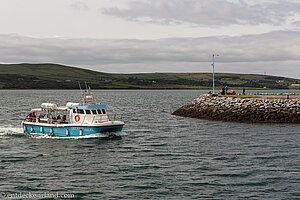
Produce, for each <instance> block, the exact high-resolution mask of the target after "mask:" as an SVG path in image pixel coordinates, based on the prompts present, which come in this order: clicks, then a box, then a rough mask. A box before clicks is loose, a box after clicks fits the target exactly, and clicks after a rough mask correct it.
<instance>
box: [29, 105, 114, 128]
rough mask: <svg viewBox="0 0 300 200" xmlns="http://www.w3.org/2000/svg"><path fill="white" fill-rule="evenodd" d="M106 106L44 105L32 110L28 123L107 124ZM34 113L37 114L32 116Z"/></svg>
mask: <svg viewBox="0 0 300 200" xmlns="http://www.w3.org/2000/svg"><path fill="white" fill-rule="evenodd" d="M106 109H107V106H106V105H105V104H93V105H80V104H79V103H71V102H69V103H67V104H66V106H64V107H58V106H57V105H56V104H52V103H43V104H42V105H41V108H37V109H32V110H31V112H30V113H31V115H28V116H27V119H26V121H28V122H36V123H48V124H95V123H101V122H107V121H108V120H109V119H108V115H107V112H106ZM33 113H37V114H34V115H32V114H33Z"/></svg>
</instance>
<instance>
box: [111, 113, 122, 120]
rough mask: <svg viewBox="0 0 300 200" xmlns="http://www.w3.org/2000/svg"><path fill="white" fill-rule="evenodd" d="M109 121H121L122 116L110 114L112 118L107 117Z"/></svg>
mask: <svg viewBox="0 0 300 200" xmlns="http://www.w3.org/2000/svg"><path fill="white" fill-rule="evenodd" d="M109 119H112V120H111V121H122V114H121V113H114V114H112V118H110V117H109Z"/></svg>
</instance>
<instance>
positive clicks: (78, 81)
mask: <svg viewBox="0 0 300 200" xmlns="http://www.w3.org/2000/svg"><path fill="white" fill-rule="evenodd" d="M78 85H79V89H80V92H81V94H82V95H83V92H82V89H81V85H80V82H79V81H78Z"/></svg>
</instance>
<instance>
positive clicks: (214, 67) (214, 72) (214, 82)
mask: <svg viewBox="0 0 300 200" xmlns="http://www.w3.org/2000/svg"><path fill="white" fill-rule="evenodd" d="M212 66H213V94H215V54H213V64H212Z"/></svg>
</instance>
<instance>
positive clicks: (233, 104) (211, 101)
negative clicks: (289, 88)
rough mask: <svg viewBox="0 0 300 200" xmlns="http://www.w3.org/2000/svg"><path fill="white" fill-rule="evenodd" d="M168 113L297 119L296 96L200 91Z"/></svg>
mask: <svg viewBox="0 0 300 200" xmlns="http://www.w3.org/2000/svg"><path fill="white" fill-rule="evenodd" d="M172 114H173V115H177V116H182V117H192V118H199V119H208V120H221V121H235V122H250V123H300V100H299V99H262V98H245V99H242V98H232V97H213V96H211V95H201V96H200V97H199V98H197V99H195V100H193V101H192V102H191V103H188V104H186V105H184V106H182V107H181V108H179V109H178V110H176V111H175V112H173V113H172Z"/></svg>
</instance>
